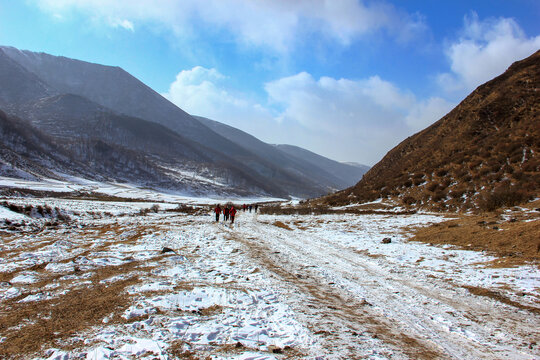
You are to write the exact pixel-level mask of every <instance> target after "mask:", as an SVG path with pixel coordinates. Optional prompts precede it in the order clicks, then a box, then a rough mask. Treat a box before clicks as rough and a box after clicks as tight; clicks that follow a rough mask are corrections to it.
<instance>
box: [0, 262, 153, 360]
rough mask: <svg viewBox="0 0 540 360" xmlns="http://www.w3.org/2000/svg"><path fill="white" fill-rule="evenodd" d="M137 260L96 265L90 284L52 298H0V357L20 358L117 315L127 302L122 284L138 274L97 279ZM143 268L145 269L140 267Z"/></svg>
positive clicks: (121, 270) (126, 269) (126, 268)
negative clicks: (2, 300)
mask: <svg viewBox="0 0 540 360" xmlns="http://www.w3.org/2000/svg"><path fill="white" fill-rule="evenodd" d="M139 265H140V264H139V263H138V262H135V261H134V262H130V263H127V264H123V265H119V266H110V267H106V268H103V269H99V270H97V271H96V272H95V274H94V276H93V277H92V278H91V279H90V280H91V281H92V283H93V285H92V286H89V287H85V288H83V289H76V290H70V291H69V292H67V293H65V294H63V295H60V296H58V297H55V298H53V299H48V300H42V301H37V302H25V303H18V302H17V300H19V299H21V298H22V297H24V296H27V295H29V294H24V295H22V296H19V297H17V298H15V299H11V300H9V301H6V302H4V303H3V304H2V305H3V308H2V310H1V311H0V336H3V337H5V340H4V342H3V343H2V347H0V358H4V357H5V358H13V359H24V358H27V357H28V355H30V354H34V353H36V352H38V351H40V349H41V348H42V346H44V345H54V344H56V343H57V342H58V341H59V340H64V339H68V338H70V337H72V336H74V335H76V334H77V333H80V332H82V331H83V330H86V329H88V328H90V327H92V326H97V325H99V324H102V320H103V318H104V317H105V316H107V315H110V314H115V315H116V316H119V315H118V314H120V313H121V312H122V311H124V310H125V309H126V308H127V307H128V306H129V305H130V303H131V296H130V295H128V294H127V293H125V291H124V290H125V288H126V287H127V286H129V285H133V284H135V283H137V282H138V281H139V279H138V277H136V276H131V277H129V278H127V279H123V280H119V281H116V282H112V283H107V284H102V283H100V281H101V280H103V279H107V278H110V277H112V276H115V275H120V274H126V273H127V272H129V271H131V270H133V269H134V268H136V267H138V266H139ZM140 270H145V269H142V268H141V269H140Z"/></svg>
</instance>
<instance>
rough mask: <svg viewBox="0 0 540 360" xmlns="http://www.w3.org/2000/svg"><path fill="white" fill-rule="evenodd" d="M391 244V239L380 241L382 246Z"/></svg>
mask: <svg viewBox="0 0 540 360" xmlns="http://www.w3.org/2000/svg"><path fill="white" fill-rule="evenodd" d="M391 242H392V239H391V238H389V237H387V238H384V239H382V241H381V243H383V244H390V243H391Z"/></svg>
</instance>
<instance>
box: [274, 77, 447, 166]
mask: <svg viewBox="0 0 540 360" xmlns="http://www.w3.org/2000/svg"><path fill="white" fill-rule="evenodd" d="M265 89H266V91H267V93H268V95H269V99H270V100H271V101H272V102H274V103H277V104H279V105H280V106H281V107H282V108H283V111H282V112H281V114H280V115H279V119H280V120H281V122H282V123H283V124H287V123H289V124H295V123H299V124H301V125H302V127H303V128H305V129H311V131H312V132H314V134H313V136H312V137H311V139H304V143H303V144H302V145H304V146H306V147H308V148H311V149H313V150H314V151H318V152H319V153H323V154H326V155H330V156H332V157H334V158H336V159H341V160H351V159H355V158H356V159H361V161H363V162H365V163H367V164H374V163H375V162H377V161H378V160H380V159H381V158H382V156H384V154H385V153H386V152H387V151H388V150H390V149H391V148H392V147H394V146H395V145H397V144H398V143H399V142H400V141H401V140H403V138H404V137H406V136H408V135H411V134H412V133H414V132H416V131H418V130H421V129H423V128H424V127H426V126H428V125H430V124H432V123H433V122H435V121H436V120H438V119H439V118H440V117H442V116H443V115H444V114H445V113H446V112H447V111H449V110H450V109H451V107H452V104H450V103H448V102H446V101H445V100H443V99H440V98H430V99H426V100H422V101H419V100H417V99H416V97H415V96H414V95H413V94H412V93H411V92H410V91H407V90H403V89H400V88H398V87H397V86H396V85H394V84H392V83H391V82H389V81H386V80H383V79H381V78H380V77H378V76H373V77H370V78H367V79H362V80H350V79H333V78H330V77H322V78H320V79H319V80H316V79H314V78H313V77H312V76H311V75H310V74H307V73H305V72H303V73H299V74H297V75H294V76H290V77H286V78H282V79H279V80H276V81H273V82H270V83H268V84H266V87H265ZM325 138H326V141H324V140H323V141H322V142H321V141H320V139H325ZM329 140H331V141H329ZM329 144H333V145H332V146H331V147H328V145H329Z"/></svg>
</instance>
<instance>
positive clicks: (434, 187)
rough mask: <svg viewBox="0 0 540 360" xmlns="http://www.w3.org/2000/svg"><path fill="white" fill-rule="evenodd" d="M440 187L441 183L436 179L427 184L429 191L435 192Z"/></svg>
mask: <svg viewBox="0 0 540 360" xmlns="http://www.w3.org/2000/svg"><path fill="white" fill-rule="evenodd" d="M438 188H439V183H438V182H436V181H433V182H430V183H429V184H427V185H426V190H427V191H431V192H435V190H437V189H438Z"/></svg>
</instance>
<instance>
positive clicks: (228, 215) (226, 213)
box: [214, 204, 259, 224]
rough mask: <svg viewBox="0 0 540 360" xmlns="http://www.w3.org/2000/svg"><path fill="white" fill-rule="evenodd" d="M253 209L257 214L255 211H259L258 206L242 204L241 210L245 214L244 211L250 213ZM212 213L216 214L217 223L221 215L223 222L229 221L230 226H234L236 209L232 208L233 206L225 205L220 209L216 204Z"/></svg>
mask: <svg viewBox="0 0 540 360" xmlns="http://www.w3.org/2000/svg"><path fill="white" fill-rule="evenodd" d="M253 209H255V212H257V210H258V209H259V204H255V205H252V204H249V205H247V204H243V205H242V210H243V211H244V212H246V210H248V211H249V212H251V210H253ZM214 213H215V214H216V221H217V222H219V217H220V215H221V213H223V221H229V219H230V220H231V224H234V217H235V216H236V209H235V208H234V206H233V205H229V204H227V205H225V207H224V208H221V206H220V205H219V204H218V205H216V207H215V209H214Z"/></svg>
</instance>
